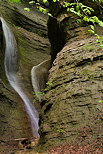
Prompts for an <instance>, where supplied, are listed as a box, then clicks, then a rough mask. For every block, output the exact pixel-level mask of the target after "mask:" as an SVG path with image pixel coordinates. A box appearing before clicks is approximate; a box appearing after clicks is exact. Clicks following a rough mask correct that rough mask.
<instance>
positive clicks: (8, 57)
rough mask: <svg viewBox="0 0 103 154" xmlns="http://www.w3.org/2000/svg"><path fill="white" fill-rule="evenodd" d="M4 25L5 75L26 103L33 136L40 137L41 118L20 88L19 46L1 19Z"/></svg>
mask: <svg viewBox="0 0 103 154" xmlns="http://www.w3.org/2000/svg"><path fill="white" fill-rule="evenodd" d="M0 20H1V23H2V29H3V33H4V38H5V45H6V47H5V59H4V66H5V73H6V76H7V79H8V81H9V83H10V85H11V86H12V87H13V88H14V90H15V91H16V92H17V93H18V94H19V96H20V97H21V98H22V100H23V102H24V106H25V109H26V111H27V114H28V117H29V119H30V122H31V127H32V133H33V136H36V137H39V134H38V129H39V127H38V121H39V116H38V113H37V111H36V109H35V107H34V106H33V105H32V104H31V102H30V100H29V99H28V97H27V96H26V95H25V93H24V92H23V90H22V88H21V87H20V86H19V81H18V77H17V75H16V73H17V45H16V40H15V38H14V35H13V34H12V32H11V31H10V28H9V27H8V25H7V23H6V22H5V20H4V19H3V18H0Z"/></svg>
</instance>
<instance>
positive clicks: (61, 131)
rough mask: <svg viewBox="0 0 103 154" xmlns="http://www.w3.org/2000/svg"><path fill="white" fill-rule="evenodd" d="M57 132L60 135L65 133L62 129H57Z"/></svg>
mask: <svg viewBox="0 0 103 154" xmlns="http://www.w3.org/2000/svg"><path fill="white" fill-rule="evenodd" d="M57 132H58V133H60V134H63V133H65V131H64V129H58V130H57Z"/></svg>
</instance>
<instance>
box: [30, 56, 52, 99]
mask: <svg viewBox="0 0 103 154" xmlns="http://www.w3.org/2000/svg"><path fill="white" fill-rule="evenodd" d="M50 66H51V60H50V59H49V60H45V61H43V62H41V63H40V64H38V65H36V66H33V67H32V69H31V81H32V86H33V89H34V91H35V94H36V96H37V98H38V100H39V102H41V101H42V95H40V92H42V90H43V89H44V88H45V87H46V82H47V78H48V72H49V69H50Z"/></svg>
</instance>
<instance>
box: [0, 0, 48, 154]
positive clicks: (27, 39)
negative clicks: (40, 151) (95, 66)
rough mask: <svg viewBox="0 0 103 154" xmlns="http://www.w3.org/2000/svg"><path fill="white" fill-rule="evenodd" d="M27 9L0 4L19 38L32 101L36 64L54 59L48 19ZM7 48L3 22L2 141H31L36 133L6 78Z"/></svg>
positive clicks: (0, 45) (22, 71)
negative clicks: (48, 34) (5, 49)
mask: <svg viewBox="0 0 103 154" xmlns="http://www.w3.org/2000/svg"><path fill="white" fill-rule="evenodd" d="M24 7H26V6H25V5H22V4H20V5H19V4H12V3H11V4H10V3H6V2H2V3H1V2H0V16H1V17H3V18H4V19H5V20H6V22H7V23H8V24H9V27H10V29H11V31H12V32H13V33H14V35H15V37H16V41H17V47H18V76H19V78H20V84H21V85H22V88H23V89H24V91H25V92H26V94H27V95H28V97H29V98H30V99H31V101H32V100H33V96H32V91H33V89H32V85H31V77H30V71H31V68H32V67H33V66H34V65H37V64H39V63H40V62H42V61H44V60H46V59H48V58H50V55H49V53H50V44H49V41H48V38H47V26H46V23H47V16H45V15H42V14H41V13H40V12H38V11H37V10H34V11H32V10H31V12H29V13H28V12H26V11H24ZM4 48H5V43H4V38H3V32H2V25H1V23H0V139H2V141H7V140H11V139H17V138H22V137H26V138H28V137H30V136H32V134H31V128H30V122H29V120H28V118H27V115H26V112H25V109H24V107H23V103H22V101H21V99H20V98H19V96H18V95H17V94H16V93H15V91H14V90H13V89H12V88H11V87H10V85H9V83H8V81H7V79H6V77H5V71H4V54H5V53H4ZM4 145H5V144H4ZM4 147H5V146H4ZM0 150H1V151H0V152H2V151H3V144H0ZM6 152H7V153H8V152H9V151H6Z"/></svg>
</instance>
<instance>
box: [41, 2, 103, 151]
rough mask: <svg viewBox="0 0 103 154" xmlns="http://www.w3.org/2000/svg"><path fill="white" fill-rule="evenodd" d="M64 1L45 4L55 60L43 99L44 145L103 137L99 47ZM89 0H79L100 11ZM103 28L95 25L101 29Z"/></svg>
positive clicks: (101, 53)
mask: <svg viewBox="0 0 103 154" xmlns="http://www.w3.org/2000/svg"><path fill="white" fill-rule="evenodd" d="M68 1H69V2H72V0H68ZM62 2H63V1H62V0H61V1H59V2H57V3H56V4H54V3H53V2H52V1H50V6H49V8H50V11H51V13H52V14H53V16H54V17H55V18H50V19H49V22H48V30H49V39H50V42H51V45H52V59H53V60H54V62H53V66H52V68H51V69H50V72H49V80H48V82H49V83H52V86H51V87H48V88H47V89H48V90H47V92H46V94H45V97H44V101H43V102H42V103H41V105H42V112H41V117H40V135H41V139H40V141H39V144H40V145H41V146H39V148H42V147H43V148H44V149H45V148H49V147H52V146H55V145H60V144H63V143H67V142H70V143H71V144H82V145H84V144H90V143H92V142H94V141H96V140H98V139H100V140H102V138H103V130H102V125H103V118H102V116H103V103H102V99H103V85H102V82H103V79H102V78H103V77H102V76H103V75H102V65H103V49H102V48H101V47H100V46H99V44H98V43H96V38H94V37H93V36H92V35H89V34H88V28H89V27H88V26H87V24H86V23H84V22H81V23H77V22H76V20H77V18H78V17H77V16H76V15H74V14H73V13H67V11H66V10H64V8H63V7H62V5H61V3H62ZM92 3H93V2H89V1H87V0H85V1H83V4H86V5H88V6H93V8H94V10H95V11H94V13H93V15H97V16H98V17H100V16H99V14H100V10H99V9H98V8H97V6H96V4H95V3H93V5H92ZM53 26H54V27H55V26H56V28H54V29H53V28H52V27H53ZM102 31H103V29H101V28H100V27H99V28H97V29H96V33H99V34H100V35H103V33H102ZM58 52H59V53H58ZM100 144H101V143H100Z"/></svg>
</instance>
